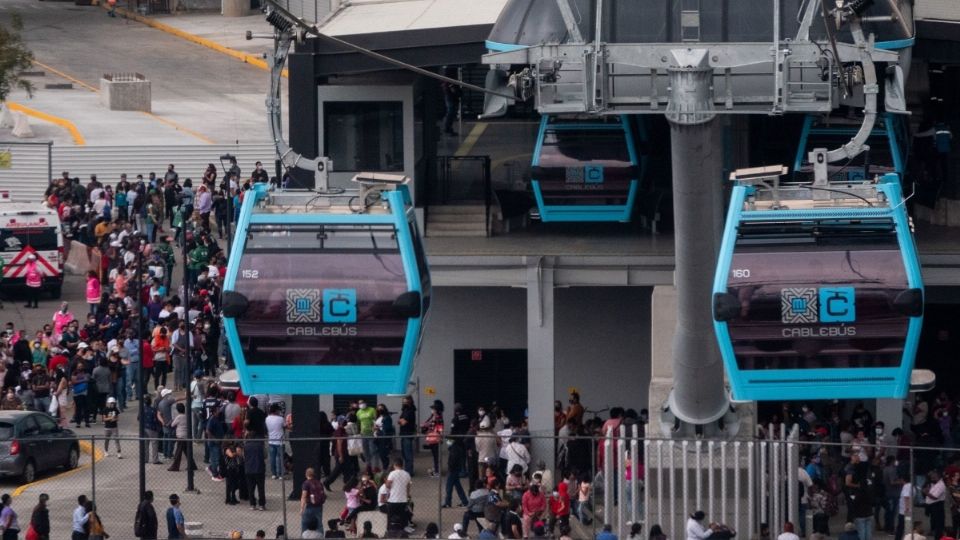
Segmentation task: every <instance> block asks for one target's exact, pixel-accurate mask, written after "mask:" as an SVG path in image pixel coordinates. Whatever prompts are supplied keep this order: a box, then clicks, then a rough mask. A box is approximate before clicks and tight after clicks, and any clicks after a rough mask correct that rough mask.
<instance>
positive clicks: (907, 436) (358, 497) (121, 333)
mask: <svg viewBox="0 0 960 540" xmlns="http://www.w3.org/2000/svg"><path fill="white" fill-rule="evenodd" d="M239 178H241V176H240V171H239V168H237V167H236V165H235V164H234V167H233V168H231V170H230V171H229V172H227V173H226V176H225V177H224V178H223V179H220V180H218V173H217V169H216V168H215V167H214V166H213V165H212V164H211V165H210V166H209V167H208V168H207V169H206V170H205V171H204V172H203V173H202V176H201V178H200V180H199V181H198V182H196V183H194V182H193V181H192V179H189V178H187V179H184V180H183V181H181V179H180V177H179V173H178V172H177V171H176V168H175V166H174V165H170V166H169V168H168V170H167V171H166V172H165V173H164V174H163V176H162V177H161V176H157V175H155V174H153V173H150V174H149V175H148V177H147V178H146V179H145V178H143V177H142V176H141V175H138V176H137V178H136V179H135V180H133V181H128V179H127V178H126V175H123V176H121V178H120V181H119V182H118V183H117V184H116V185H114V186H111V185H108V184H103V183H101V182H100V181H99V180H98V179H97V178H96V176H91V178H90V180H89V182H87V184H86V185H81V183H80V182H79V179H77V178H71V177H70V175H69V173H64V174H63V177H62V178H60V179H58V180H56V181H55V182H53V183H51V186H50V188H49V189H48V190H47V193H46V194H45V202H46V204H47V205H49V206H50V207H51V208H55V209H56V210H57V211H58V213H59V215H60V217H61V221H62V223H63V229H64V234H65V236H66V237H67V238H68V239H74V240H77V241H79V242H80V243H82V244H84V245H85V246H87V249H88V250H89V253H91V254H96V255H98V257H97V256H95V257H93V258H92V259H91V260H93V261H95V262H96V264H95V265H94V267H93V268H92V269H91V270H90V272H89V273H88V275H87V279H86V284H85V285H86V290H85V292H86V294H85V297H86V306H83V308H82V309H79V310H78V309H75V308H74V309H71V306H70V305H69V304H67V303H66V302H64V303H62V304H61V306H60V307H59V309H57V310H56V311H55V312H54V313H53V314H51V317H50V320H49V322H48V323H47V324H45V325H43V327H42V328H39V329H27V328H17V327H16V324H15V323H12V322H10V323H7V324H6V326H5V328H4V329H3V332H2V334H0V360H2V361H0V380H2V381H3V382H2V384H3V389H2V392H3V394H2V398H0V409H34V410H38V411H47V412H49V413H50V414H52V415H53V416H55V417H57V418H59V419H60V421H61V423H62V424H63V425H67V424H73V425H74V426H75V427H76V428H78V429H79V428H83V429H86V428H89V427H91V426H92V425H93V424H94V423H101V424H102V425H103V429H104V435H105V436H104V437H103V438H102V440H103V444H104V452H105V454H106V455H107V456H111V455H115V456H116V457H117V458H122V457H123V454H122V452H121V440H120V439H121V437H120V436H119V419H120V417H121V416H123V415H125V414H127V410H128V407H129V406H130V404H131V402H134V401H136V400H137V399H143V405H144V408H143V410H144V414H143V415H142V416H141V417H140V418H139V424H140V425H142V427H143V429H144V432H145V434H146V435H147V437H149V438H150V439H151V442H150V443H149V445H148V455H147V456H146V458H147V460H148V461H149V462H150V463H153V464H165V465H166V467H167V469H168V470H170V471H177V470H180V468H181V467H183V466H188V465H189V463H190V462H191V459H190V458H191V457H192V455H193V452H192V451H191V445H190V444H189V442H188V441H189V440H190V439H203V441H204V444H203V458H202V462H203V465H204V466H205V468H206V471H207V472H208V473H209V475H210V477H211V479H212V480H214V481H217V482H223V483H224V491H225V494H224V503H225V504H226V505H236V504H240V503H241V502H245V503H247V504H248V505H249V506H250V508H251V510H252V511H259V510H264V509H265V508H266V505H267V501H266V496H265V493H264V492H265V482H266V476H267V474H270V476H271V477H272V479H278V478H281V477H283V476H284V475H287V474H289V473H290V468H291V466H292V463H291V458H290V454H289V452H288V450H287V448H286V445H287V439H288V432H289V430H290V429H291V425H292V418H291V417H290V415H288V414H286V405H285V403H284V400H283V398H282V396H276V395H261V396H250V397H249V398H247V397H246V396H243V395H242V394H241V393H239V392H238V391H237V390H236V389H224V388H220V387H219V386H218V385H217V384H216V382H215V379H216V376H217V375H218V373H219V372H220V371H221V370H222V368H223V367H224V364H225V363H228V362H229V361H228V359H227V358H226V357H225V356H226V355H225V354H224V353H225V350H226V347H225V343H224V338H223V329H222V326H221V320H220V318H219V302H220V292H221V288H222V280H223V277H224V275H225V267H226V264H227V260H226V253H225V252H224V250H223V247H222V246H221V242H222V241H223V239H224V238H225V235H227V234H228V230H229V223H230V221H231V218H235V215H230V214H231V213H232V212H236V211H238V210H239V208H240V203H241V202H242V197H243V194H244V193H245V192H246V190H248V189H250V186H251V185H252V183H253V182H256V181H266V180H267V178H266V172H265V171H263V169H262V167H261V166H260V164H259V163H258V165H257V168H256V169H255V170H254V172H253V173H252V174H251V175H250V177H249V178H248V179H246V180H245V181H239V180H238V179H239ZM195 186H196V187H195ZM231 206H232V208H231ZM178 262H179V263H181V264H183V265H184V272H183V274H184V278H183V280H177V281H176V282H175V281H174V280H173V274H174V271H175V269H176V268H177V263H178ZM138 268H139V269H140V270H141V272H140V273H139V274H138V271H137V270H138ZM138 307H139V309H138ZM186 395H189V397H190V400H189V403H190V404H189V406H188V405H187V404H186V403H184V402H182V401H181V398H182V397H183V396H186ZM452 409H453V410H452V411H450V412H448V411H446V408H445V406H444V404H443V402H441V401H439V400H436V401H434V402H433V403H432V404H431V405H430V411H429V414H427V415H426V417H425V419H420V418H419V416H418V415H417V411H416V407H415V406H414V402H413V399H412V398H411V397H410V396H408V397H406V398H404V399H403V400H402V405H401V408H400V410H399V411H390V410H389V408H388V407H387V405H386V404H383V403H380V404H375V403H366V402H365V401H356V402H353V403H350V404H349V406H347V407H346V408H345V409H344V410H341V411H331V412H330V413H329V414H327V413H320V414H319V415H318V416H317V419H316V422H317V424H318V434H319V435H320V436H321V437H323V439H322V440H320V441H319V442H317V443H316V448H315V449H314V451H313V456H314V458H313V459H312V466H311V468H310V469H309V470H308V471H307V480H306V481H305V482H304V484H303V489H302V498H301V517H302V519H301V532H302V534H303V537H304V538H309V537H320V536H317V535H319V534H325V535H326V537H331V533H333V537H336V536H338V535H337V534H336V533H337V532H339V533H340V534H350V535H354V536H361V537H368V538H369V537H374V536H371V535H374V532H373V531H372V529H371V526H370V525H368V524H367V523H365V522H367V521H370V520H369V519H363V516H364V512H383V513H385V514H386V516H387V517H386V521H387V532H388V533H389V534H391V535H398V536H400V535H409V534H414V533H415V532H416V530H415V527H414V525H413V522H412V518H413V508H412V504H411V498H410V489H411V486H412V484H413V478H414V477H415V476H419V475H418V474H416V473H417V471H415V468H414V455H415V450H416V446H417V445H418V444H422V445H423V446H424V447H425V448H426V449H427V450H428V451H429V453H430V455H429V459H428V467H427V470H426V471H422V474H425V475H426V476H427V477H441V476H442V474H443V471H446V477H445V479H443V480H442V482H443V486H444V493H443V501H442V502H443V506H444V507H448V508H449V507H451V506H452V505H453V504H454V502H455V501H454V500H453V499H454V495H456V498H457V501H456V502H457V503H458V507H460V508H462V509H463V517H462V520H461V521H460V523H457V528H456V530H455V531H453V533H452V534H451V537H454V538H457V537H466V535H467V534H468V533H469V529H470V528H471V524H476V525H477V527H478V529H479V531H478V534H479V535H480V537H481V538H484V537H493V536H501V535H502V537H504V538H530V537H533V538H536V537H546V536H552V537H560V538H563V537H569V535H570V534H571V526H572V524H571V521H570V519H571V517H572V518H575V519H576V520H578V521H579V522H581V523H582V524H584V525H587V526H589V525H592V522H593V519H594V516H593V508H592V501H593V500H594V486H595V485H599V484H598V483H597V480H598V478H597V475H598V473H599V472H600V471H602V470H603V465H604V461H605V459H606V456H604V447H603V445H602V444H600V443H598V442H597V438H599V437H602V436H603V435H605V434H607V433H610V432H613V433H614V434H615V435H621V434H623V435H631V434H633V433H634V429H636V432H637V433H638V434H639V435H640V436H643V435H644V431H645V426H646V423H647V411H646V410H645V409H644V410H640V411H639V412H637V411H636V410H633V409H622V408H619V407H614V408H612V409H610V411H609V415H608V417H607V418H598V417H594V418H586V417H585V416H586V411H585V409H584V407H583V405H582V404H581V403H580V396H579V395H578V394H577V393H576V392H574V393H571V394H570V396H569V402H568V403H567V404H566V405H564V404H562V403H561V402H559V401H558V402H556V404H555V416H554V418H555V425H554V428H555V429H554V435H555V436H556V437H557V440H556V442H557V444H556V446H555V447H554V448H553V450H544V448H542V447H538V446H537V445H535V444H534V443H533V440H532V436H531V434H530V431H529V430H528V428H527V425H526V421H525V419H523V418H509V417H508V414H507V412H506V411H505V410H502V409H501V408H499V407H497V406H496V404H490V405H489V406H481V407H477V408H476V409H474V410H467V409H466V408H464V407H463V406H461V405H460V404H455V405H454V406H453V408H452ZM816 409H817V407H814V406H811V405H808V404H800V405H799V406H794V405H793V404H784V405H783V407H782V409H781V410H779V411H778V412H777V414H775V415H774V416H773V417H772V418H771V422H770V423H769V425H772V426H773V432H772V433H761V436H763V437H770V436H775V435H776V433H778V432H779V431H778V430H779V425H780V424H781V423H785V424H788V425H793V424H796V425H798V426H799V429H800V433H801V442H803V443H804V444H803V445H802V448H803V451H802V459H803V463H802V465H801V467H800V469H799V470H798V478H799V481H800V483H801V484H802V485H801V493H800V495H801V498H800V508H799V511H800V512H799V514H800V518H801V519H800V520H799V523H797V524H796V529H797V531H796V532H797V533H799V536H806V533H807V530H806V529H807V520H806V514H807V513H808V512H809V513H812V518H813V519H812V531H810V532H812V533H813V534H817V535H829V534H830V530H829V522H830V518H831V517H833V516H834V515H837V514H838V513H839V512H840V510H839V508H840V507H841V506H843V507H845V511H846V512H847V515H846V519H845V520H844V522H848V523H849V524H851V525H850V526H852V527H853V528H854V530H855V533H856V534H857V536H858V538H859V539H860V540H868V539H870V538H871V537H872V536H873V535H874V531H875V530H878V529H882V530H884V531H887V532H889V533H891V534H894V535H895V537H896V540H900V539H901V538H903V537H904V536H910V534H911V533H910V532H909V531H905V530H904V529H905V527H906V522H905V519H904V518H905V516H906V515H908V514H909V513H910V512H911V511H912V509H913V507H914V506H922V507H923V512H924V513H925V514H926V515H927V516H928V522H929V528H930V532H931V533H932V534H933V535H934V537H935V538H940V537H941V536H942V535H944V534H945V533H947V532H950V533H951V534H953V535H954V536H956V534H957V532H958V531H956V528H957V527H958V526H960V459H945V458H944V455H945V454H944V453H943V452H941V451H938V450H917V451H913V452H911V450H910V447H931V448H940V447H942V446H953V445H955V444H956V443H957V442H958V440H960V429H958V428H957V426H956V419H957V407H956V405H955V404H954V403H953V402H952V401H951V400H950V398H949V397H948V396H947V395H946V394H940V395H937V396H936V397H935V398H934V399H932V400H929V401H928V400H926V399H924V398H922V397H921V398H918V399H917V400H916V402H915V405H914V406H912V408H911V410H910V411H908V412H909V415H910V416H909V424H910V426H909V428H907V429H900V428H897V429H894V430H892V431H890V432H889V433H888V431H887V430H886V427H885V425H884V423H883V422H878V421H875V420H874V418H873V417H872V415H871V414H870V413H869V412H868V411H867V409H866V408H865V407H864V406H863V404H862V403H856V404H854V405H853V407H852V408H851V409H850V410H849V411H847V410H845V407H844V404H843V403H841V402H832V403H826V404H825V405H823V406H822V410H816ZM188 419H189V421H190V422H189V423H191V424H192V425H193V430H194V431H193V433H189V432H188V428H187V424H188ZM634 426H636V428H634ZM546 451H554V452H555V454H554V455H553V456H552V457H553V458H554V459H553V462H554V463H555V464H556V466H555V467H554V468H552V469H550V468H547V467H546V465H545V463H544V461H545V460H544V458H545V457H546V456H545V455H543V452H546ZM111 452H113V454H111ZM538 452H540V454H539V455H538ZM441 458H445V460H444V462H443V463H441ZM623 459H625V460H627V463H626V467H625V468H626V471H627V477H626V478H624V479H623V480H624V481H625V484H626V486H627V487H628V488H629V486H631V484H632V483H631V482H629V480H631V477H632V476H633V475H634V474H635V475H637V478H638V479H639V481H640V485H641V486H642V481H643V475H644V467H643V463H642V460H641V461H640V462H639V463H631V462H629V456H624V457H623ZM185 460H186V461H187V463H186V464H185ZM196 461H200V459H199V456H197V458H196ZM193 465H194V466H197V465H198V464H196V463H194V464H193ZM337 481H340V482H341V484H340V485H338V486H337V487H336V488H334V483H335V482H337ZM334 491H336V492H338V496H337V499H338V501H341V500H342V505H341V504H340V503H339V502H338V503H336V511H335V512H334V514H333V515H334V516H336V517H335V518H333V519H328V520H326V521H325V520H324V519H323V518H324V512H323V507H324V505H325V504H326V505H327V507H328V508H329V507H330V505H331V504H333V503H332V502H331V500H330V496H331V493H333V492H334ZM341 494H342V498H341ZM627 497H628V504H633V505H639V501H640V500H641V499H642V497H641V496H640V494H636V496H634V494H632V493H629V489H628V492H627ZM0 502H2V501H0ZM44 502H45V501H44V500H43V498H42V497H41V501H40V503H39V504H38V507H37V509H35V510H34V512H33V515H32V516H31V524H33V523H34V521H36V522H37V525H36V526H35V529H37V530H36V532H37V533H39V534H40V536H39V537H40V538H43V534H44V533H43V531H42V530H41V529H44V527H46V529H44V530H48V529H49V527H48V525H47V526H45V525H43V521H44V520H43V517H42V516H43V514H44V510H43V508H42V507H43V505H44ZM81 505H85V503H81ZM7 508H9V505H7V506H5V507H4V510H3V512H6V514H3V513H0V525H3V524H5V523H6V524H8V525H4V529H5V530H7V529H9V530H14V529H15V527H13V526H12V525H9V524H10V523H13V522H16V515H15V514H13V516H12V520H13V521H12V522H11V521H10V520H11V516H10V512H12V510H9V511H8V510H6V509H7ZM948 509H949V510H950V513H951V515H952V518H953V519H952V520H951V528H949V529H948V527H947V524H946V514H947V510H948ZM87 513H88V514H91V515H93V516H94V517H96V513H95V509H90V510H89V511H88V512H87ZM4 515H6V516H7V517H6V518H4ZM84 515H86V514H84ZM328 517H329V516H328ZM35 518H37V519H35ZM81 518H82V516H81ZM701 519H702V518H701ZM96 522H97V521H96V520H95V523H96ZM325 524H326V525H327V531H326V532H325V533H324V532H322V530H323V526H324V525H325ZM102 527H103V524H102V523H100V524H99V525H98V526H97V528H102ZM790 527H791V528H793V527H794V525H793V524H790ZM86 528H87V529H90V528H91V527H89V526H88V527H86ZM341 528H342V529H341ZM784 528H785V529H786V527H784ZM715 529H716V528H712V527H706V528H705V529H704V531H701V533H702V534H706V532H707V531H713V532H711V535H713V534H715V533H716V532H717V530H719V529H716V530H715ZM74 532H77V531H74ZM431 532H432V531H429V530H427V529H424V534H430V533H431ZM608 532H609V533H610V534H612V532H610V531H601V533H600V534H601V535H603V534H605V533H608ZM654 532H657V533H658V534H661V535H662V530H661V529H660V528H659V527H651V528H650V529H649V533H650V534H651V535H653V533H654ZM784 532H785V533H786V532H788V531H786V530H785V531H784ZM789 532H791V533H792V532H793V531H792V530H791V531H789ZM844 532H845V533H848V532H850V531H844ZM86 534H88V535H90V536H86V537H84V538H95V537H96V536H95V535H93V534H92V533H90V532H89V531H87V533H86ZM912 534H916V531H914V532H913V533H912ZM454 535H456V536H454ZM491 535H493V536H491ZM688 536H689V531H688ZM142 537H143V538H149V537H150V536H149V535H148V536H142ZM428 537H429V536H428ZM700 540H702V538H700ZM783 540H789V539H783Z"/></svg>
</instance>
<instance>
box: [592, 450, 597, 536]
mask: <svg viewBox="0 0 960 540" xmlns="http://www.w3.org/2000/svg"><path fill="white" fill-rule="evenodd" d="M590 474H591V475H592V478H590V485H591V486H592V487H591V489H590V526H591V527H593V530H592V531H591V532H592V534H591V535H590V537H591V538H594V537H596V536H597V440H596V437H590Z"/></svg>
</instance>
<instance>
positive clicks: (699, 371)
mask: <svg viewBox="0 0 960 540" xmlns="http://www.w3.org/2000/svg"><path fill="white" fill-rule="evenodd" d="M673 55H674V59H673V60H674V65H673V66H672V67H670V68H669V73H670V84H671V95H670V103H669V104H668V105H667V115H666V116H667V120H668V121H669V122H670V139H671V149H672V164H673V207H674V228H675V238H676V245H675V252H676V271H675V274H674V285H675V286H676V289H677V326H676V334H675V336H674V341H673V377H674V387H673V390H672V392H671V394H670V398H669V405H670V412H672V413H673V414H674V415H675V416H676V417H677V418H679V419H680V420H681V421H683V422H685V423H687V424H692V425H694V426H696V427H697V428H698V429H700V427H701V426H703V425H705V424H709V423H711V422H714V421H717V420H719V419H721V418H722V417H723V416H724V415H725V414H726V413H727V411H728V403H727V396H726V393H725V391H724V387H723V385H722V384H716V381H722V380H723V377H724V373H723V364H722V363H721V361H720V351H719V348H718V347H717V342H716V338H715V337H714V332H713V318H712V316H711V313H712V287H711V285H712V276H713V272H714V268H715V266H716V262H717V259H716V254H717V248H718V246H719V239H720V231H721V230H722V202H721V189H720V188H721V182H722V175H723V156H722V152H721V151H720V145H719V144H718V141H720V140H721V132H720V126H719V124H718V123H717V122H716V121H715V120H714V117H715V114H714V113H713V112H712V111H713V104H712V97H711V95H712V90H711V82H712V77H713V68H711V67H710V65H709V62H708V58H709V51H708V50H707V49H692V50H690V49H684V50H677V51H674V52H673Z"/></svg>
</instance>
